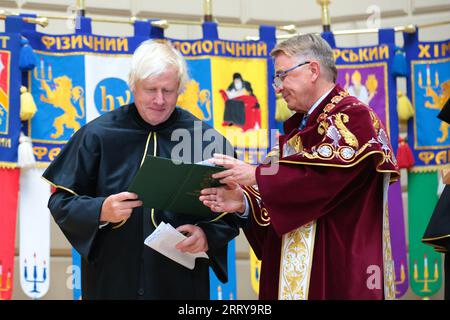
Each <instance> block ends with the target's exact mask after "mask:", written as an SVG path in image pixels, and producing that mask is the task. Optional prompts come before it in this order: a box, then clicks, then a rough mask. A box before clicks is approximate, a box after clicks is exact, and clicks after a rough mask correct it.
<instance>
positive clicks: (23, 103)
mask: <svg viewBox="0 0 450 320" xmlns="http://www.w3.org/2000/svg"><path fill="white" fill-rule="evenodd" d="M36 111H37V107H36V103H35V102H34V99H33V96H32V95H31V93H29V92H28V91H27V88H26V87H24V86H21V87H20V120H22V121H27V120H30V119H31V118H33V116H34V114H35V113H36Z"/></svg>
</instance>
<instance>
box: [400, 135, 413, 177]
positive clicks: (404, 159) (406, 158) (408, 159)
mask: <svg viewBox="0 0 450 320" xmlns="http://www.w3.org/2000/svg"><path fill="white" fill-rule="evenodd" d="M396 158H397V163H398V167H399V168H400V169H410V168H412V167H413V166H414V155H413V153H412V151H411V148H410V147H409V145H408V143H407V142H406V139H404V138H402V137H398V150H397V156H396Z"/></svg>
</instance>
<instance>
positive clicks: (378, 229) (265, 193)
mask: <svg viewBox="0 0 450 320" xmlns="http://www.w3.org/2000/svg"><path fill="white" fill-rule="evenodd" d="M301 119H302V115H301V114H295V115H294V116H292V117H291V118H290V119H288V120H287V121H286V123H285V132H286V133H287V134H286V135H284V136H281V137H280V139H279V146H280V154H281V156H279V162H278V165H279V168H278V171H277V173H276V174H274V175H267V174H264V172H263V170H264V169H267V167H268V165H267V164H266V165H260V166H259V167H258V168H257V171H256V178H257V182H258V189H259V190H256V189H254V188H251V187H244V190H245V194H246V197H247V199H248V200H249V202H250V204H251V213H250V216H251V218H250V221H249V224H248V226H247V228H246V229H245V230H244V231H245V233H246V236H247V238H248V240H249V242H250V244H251V246H252V248H253V250H254V251H255V254H256V256H257V257H258V258H259V259H261V260H262V265H261V276H260V291H259V298H260V299H278V298H279V296H278V291H279V280H280V272H281V268H280V267H282V266H280V261H281V253H282V252H281V244H282V236H283V234H286V233H288V232H290V231H293V230H295V229H297V228H299V227H301V226H303V225H305V224H308V223H309V222H311V221H313V220H315V221H316V232H315V240H314V247H313V254H312V265H311V273H310V277H309V290H307V292H308V294H307V298H308V299H383V297H384V295H383V279H381V286H378V287H377V286H375V288H374V286H373V285H370V283H371V280H370V279H369V278H370V276H371V275H372V274H373V270H374V269H373V268H379V270H381V272H380V273H379V275H380V276H381V277H383V244H382V236H383V174H384V173H391V181H393V180H396V179H398V168H397V164H396V160H395V158H394V155H393V152H392V148H391V146H390V143H389V141H388V139H387V135H386V131H385V129H384V128H383V125H382V123H381V121H379V119H378V118H377V117H376V115H375V113H374V112H373V110H372V109H370V108H369V107H367V106H366V105H364V104H363V103H361V102H360V101H359V100H357V99H356V98H355V97H352V96H348V94H347V93H346V92H344V90H343V89H342V88H340V87H339V86H336V87H335V88H334V89H333V90H332V91H331V92H330V93H329V95H328V96H327V97H326V98H325V99H324V100H323V101H322V102H321V103H320V105H319V106H318V107H317V108H316V109H315V110H314V111H313V113H312V114H311V115H310V116H309V118H308V121H307V124H306V127H305V128H304V129H303V130H301V131H299V130H298V129H297V128H298V126H299V124H300V121H301ZM286 143H287V144H286ZM288 145H289V146H291V148H294V152H291V155H288V156H283V152H285V150H286V149H287V148H288V147H287V146H288ZM284 154H286V153H284ZM272 162H277V161H276V160H275V161H272ZM368 283H369V285H368ZM379 283H380V282H379ZM372 284H373V283H372Z"/></svg>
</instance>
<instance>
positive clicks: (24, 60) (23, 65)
mask: <svg viewBox="0 0 450 320" xmlns="http://www.w3.org/2000/svg"><path fill="white" fill-rule="evenodd" d="M20 44H21V45H22V48H21V49H20V56H19V68H20V70H22V71H30V70H33V69H34V67H35V66H36V55H35V54H34V51H33V48H32V47H31V46H30V44H29V42H28V40H27V39H25V38H22V40H20Z"/></svg>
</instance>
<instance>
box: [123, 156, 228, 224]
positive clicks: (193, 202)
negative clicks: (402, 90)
mask: <svg viewBox="0 0 450 320" xmlns="http://www.w3.org/2000/svg"><path fill="white" fill-rule="evenodd" d="M223 170H226V169H225V168H224V167H220V166H213V165H208V164H206V165H205V164H187V163H182V162H181V161H176V160H171V159H166V158H161V157H153V156H147V157H146V158H145V161H144V163H143V164H142V166H141V168H140V169H139V171H138V173H137V174H136V176H135V177H134V179H133V182H132V183H131V186H130V187H129V188H128V191H130V192H134V193H137V194H138V196H139V199H140V200H142V202H143V203H144V207H145V208H155V209H160V210H168V211H173V212H177V213H184V214H190V215H196V216H204V217H211V216H215V214H214V213H212V211H211V209H209V208H208V207H206V206H205V205H203V203H202V202H201V201H200V200H199V199H198V198H199V196H200V190H202V189H204V188H211V187H220V186H221V185H222V184H221V183H220V182H219V181H218V180H217V179H213V178H211V175H212V174H213V173H217V172H220V171H223Z"/></svg>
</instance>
